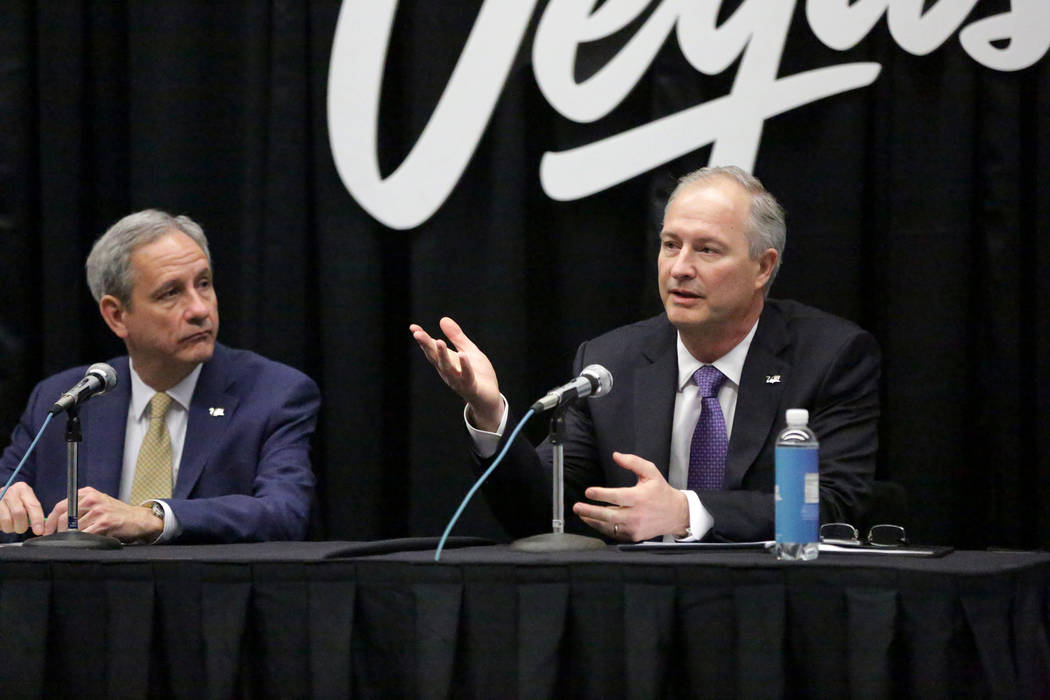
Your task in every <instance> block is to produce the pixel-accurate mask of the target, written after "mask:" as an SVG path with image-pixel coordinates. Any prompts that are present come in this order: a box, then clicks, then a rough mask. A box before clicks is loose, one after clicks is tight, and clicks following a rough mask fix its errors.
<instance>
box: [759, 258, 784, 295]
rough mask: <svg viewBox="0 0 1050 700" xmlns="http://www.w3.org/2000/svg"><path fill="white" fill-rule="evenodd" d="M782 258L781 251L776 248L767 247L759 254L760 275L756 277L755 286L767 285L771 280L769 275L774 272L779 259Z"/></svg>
mask: <svg viewBox="0 0 1050 700" xmlns="http://www.w3.org/2000/svg"><path fill="white" fill-rule="evenodd" d="M779 259H780V253H778V252H777V250H776V248H766V249H765V251H764V252H763V253H762V254H761V255H759V256H758V276H757V277H756V278H755V287H756V288H757V289H761V288H762V287H765V286H766V284H767V283H768V282H769V276H770V275H772V274H773V270H775V269H776V267H777V260H779Z"/></svg>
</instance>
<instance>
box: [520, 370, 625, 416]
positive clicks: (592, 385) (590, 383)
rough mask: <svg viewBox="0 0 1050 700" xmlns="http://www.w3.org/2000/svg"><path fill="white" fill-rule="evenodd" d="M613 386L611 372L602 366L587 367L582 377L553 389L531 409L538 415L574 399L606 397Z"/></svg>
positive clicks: (581, 374) (581, 373)
mask: <svg viewBox="0 0 1050 700" xmlns="http://www.w3.org/2000/svg"><path fill="white" fill-rule="evenodd" d="M612 385H613V377H612V373H611V372H610V371H609V370H607V369H605V368H604V367H602V366H601V365H587V366H586V367H584V368H583V371H582V372H580V376H578V377H576V379H573V380H572V381H571V382H569V383H568V384H562V385H561V386H560V387H558V388H557V389H551V390H550V391H548V392H547V395H546V396H544V397H543V398H542V399H540V400H539V401H537V402H536V403H534V404H532V407H531V408H532V410H533V411H534V412H536V413H543V412H544V411H549V410H551V409H552V408H554V407H556V406H560V405H562V404H563V403H568V402H569V401H572V400H573V399H583V398H586V397H588V396H590V397H591V398H597V397H599V396H605V395H606V394H608V393H609V392H610V391H612Z"/></svg>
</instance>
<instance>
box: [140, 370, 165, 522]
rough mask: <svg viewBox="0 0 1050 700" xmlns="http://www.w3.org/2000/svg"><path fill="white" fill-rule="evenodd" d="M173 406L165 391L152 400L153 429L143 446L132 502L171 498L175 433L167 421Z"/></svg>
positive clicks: (150, 412) (147, 432) (150, 416)
mask: <svg viewBox="0 0 1050 700" xmlns="http://www.w3.org/2000/svg"><path fill="white" fill-rule="evenodd" d="M170 406H171V397H170V396H168V395H167V394H165V393H164V392H163V391H161V392H158V393H156V394H154V395H153V398H152V399H150V401H149V428H147V429H146V437H145V438H144V439H143V440H142V447H140V448H139V456H138V460H137V461H136V462H135V478H134V480H133V481H132V484H131V504H132V505H138V504H140V503H142V502H143V501H146V500H149V499H151V498H171V462H172V458H171V435H170V434H169V433H168V424H167V423H166V422H165V421H164V416H165V415H166V414H167V413H168V408H169V407H170Z"/></svg>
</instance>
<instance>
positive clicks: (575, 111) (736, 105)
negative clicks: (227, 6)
mask: <svg viewBox="0 0 1050 700" xmlns="http://www.w3.org/2000/svg"><path fill="white" fill-rule="evenodd" d="M976 3H977V0H937V2H936V3H935V4H934V5H932V6H931V7H930V8H929V9H927V10H926V11H925V12H924V11H923V8H924V5H925V3H924V0H808V2H806V8H805V11H806V20H807V21H808V23H809V26H810V29H811V30H812V31H813V34H814V35H815V36H816V37H817V38H818V39H820V41H821V42H823V43H824V44H825V45H827V46H828V47H829V48H832V49H835V50H840V51H842V50H846V49H849V48H851V47H853V46H855V45H856V44H857V43H859V42H860V41H861V40H862V39H864V37H865V36H867V35H868V33H869V32H870V31H871V29H872V27H874V25H875V23H876V22H878V21H879V19H880V18H881V17H882V16H883V15H885V16H886V21H887V26H888V27H889V30H890V34H891V36H892V37H893V39H894V41H895V42H896V43H897V44H898V45H899V46H900V47H901V48H902V49H904V50H905V51H907V52H909V53H911V54H914V55H919V56H921V55H925V54H927V53H929V52H931V51H933V50H934V49H936V48H937V47H939V46H941V45H942V44H943V43H944V42H945V41H947V40H948V39H949V38H950V37H951V35H952V34H953V33H954V32H955V31H956V30H957V29H959V27H960V26H961V25H962V23H963V22H964V21H965V20H966V18H967V16H968V15H969V14H970V12H971V10H973V8H974V6H975V5H976ZM535 4H536V0H486V2H484V4H483V5H482V7H481V10H480V11H479V13H478V17H477V19H476V20H475V23H474V27H473V28H472V30H471V32H470V35H469V37H468V38H467V41H466V44H465V45H464V47H463V51H462V53H461V54H460V57H459V60H458V61H457V63H456V66H455V68H454V70H453V71H452V75H451V77H450V78H449V81H448V85H446V86H445V90H444V92H443V93H442V95H441V98H440V99H439V100H438V103H437V106H436V107H435V108H434V112H433V114H432V115H431V117H430V119H429V121H428V122H427V125H426V126H425V127H424V129H423V132H422V133H421V134H420V136H419V139H418V140H417V141H416V143H415V145H414V146H413V148H412V149H411V151H410V152H409V154H408V156H407V157H406V158H405V160H404V161H403V162H402V163H401V164H400V165H399V166H398V167H397V169H396V170H394V172H393V173H391V174H390V175H388V176H387V177H386V178H384V177H382V176H381V174H380V172H379V161H378V154H377V142H378V130H379V123H378V119H379V97H380V92H381V87H382V79H383V66H384V63H385V60H386V53H387V49H388V46H389V43H390V33H391V31H392V30H393V24H394V16H395V13H396V10H397V0H344V1H343V4H342V7H341V8H340V11H339V20H338V22H337V24H336V30H335V38H334V40H333V42H332V55H331V61H330V65H329V71H328V134H329V142H330V145H331V148H332V156H333V159H334V160H335V165H336V169H337V170H338V172H339V176H340V178H341V179H342V181H343V184H344V185H345V186H346V188H347V190H348V191H349V192H350V194H351V195H352V196H353V197H354V198H355V199H356V200H357V202H358V203H359V204H360V205H361V206H362V207H364V209H365V210H366V211H368V213H369V214H371V215H372V216H373V217H375V218H376V219H377V220H378V221H380V222H382V223H383V224H385V225H386V226H389V227H391V228H396V229H408V228H413V227H415V226H418V225H420V224H422V223H423V222H425V221H426V220H427V219H429V218H430V217H431V216H432V215H433V214H434V212H436V211H437V210H438V208H439V207H440V206H441V205H442V204H443V203H444V201H445V199H446V198H447V197H448V195H449V193H451V191H452V188H453V187H455V186H456V183H457V182H458V181H459V178H460V176H461V175H462V174H463V170H464V169H465V168H466V166H467V163H468V162H469V160H470V158H471V156H472V155H473V154H474V150H475V149H476V148H477V145H478V141H479V140H480V139H481V135H482V133H483V132H484V131H485V127H486V126H487V125H488V122H489V118H490V117H491V115H492V110H493V109H494V108H495V105H496V101H497V100H498V99H499V95H500V93H501V92H502V90H503V85H504V82H505V81H506V78H507V73H508V71H509V70H510V66H511V63H512V62H513V60H514V57H515V55H516V54H517V52H518V48H519V46H520V45H521V41H522V37H523V36H524V34H525V30H526V28H527V27H528V24H529V21H530V19H531V17H532V14H533V12H534V10H535ZM596 4H597V0H551V1H550V2H549V3H548V5H547V7H546V9H545V10H544V13H543V16H542V17H541V18H540V22H539V24H538V26H537V30H536V37H535V40H534V42H533V46H532V64H533V71H534V73H535V76H536V81H537V84H538V85H539V87H540V90H541V91H542V93H543V95H544V97H545V98H546V99H547V102H548V103H549V104H550V106H551V107H552V108H553V109H555V110H556V111H557V112H558V113H559V114H561V115H562V116H564V117H566V118H568V119H572V120H573V121H576V122H581V123H586V122H592V121H595V120H597V119H600V118H602V117H604V116H606V115H607V114H609V113H610V112H611V111H612V110H614V109H615V108H616V107H617V106H618V105H619V104H620V103H621V101H622V100H623V99H624V98H625V97H626V96H627V94H628V93H629V92H630V91H631V89H632V88H634V86H635V85H636V84H637V83H638V81H639V80H640V79H641V78H642V76H643V75H644V73H645V71H646V70H647V69H648V67H649V66H650V64H651V63H652V61H653V59H654V57H655V56H656V53H657V52H658V51H659V49H660V47H661V45H662V44H663V43H664V41H665V39H666V38H667V37H668V36H669V35H670V33H671V32H672V31H675V32H676V38H677V40H678V45H679V47H680V48H681V50H682V53H683V55H684V56H685V58H686V60H687V61H688V62H689V64H690V65H691V66H692V67H693V68H695V69H696V70H697V71H699V72H701V73H703V74H705V75H717V74H719V73H721V72H722V71H724V70H726V69H727V68H728V67H729V66H730V65H732V64H733V63H734V62H735V61H736V60H737V59H739V60H740V63H739V67H738V68H737V74H736V76H735V78H734V81H733V87H732V89H731V90H730V92H729V94H727V95H724V96H722V97H719V98H716V99H712V100H709V101H707V102H704V103H702V104H698V105H695V106H693V107H689V108H687V109H684V110H682V111H680V112H677V113H675V114H670V115H668V116H665V117H662V118H659V119H656V120H654V121H652V122H649V123H647V124H640V125H638V126H636V127H634V128H632V129H629V130H627V131H625V132H623V133H621V134H616V135H614V136H610V137H607V138H603V139H600V140H597V141H594V142H593V143H590V144H587V145H584V146H580V147H578V148H572V149H569V150H566V151H560V152H548V153H546V154H545V155H544V156H543V158H542V160H541V162H540V173H539V174H540V182H541V184H542V186H543V190H544V192H546V193H547V195H548V196H549V197H551V198H552V199H556V200H573V199H580V198H582V197H586V196H588V195H591V194H594V193H595V192H600V191H602V190H604V189H606V188H608V187H612V186H613V185H616V184H619V183H621V182H624V181H625V180H628V179H630V178H632V177H634V176H636V175H639V174H641V173H644V172H646V171H647V170H650V169H652V168H655V167H658V166H659V165H661V164H663V163H666V162H668V161H669V160H672V159H674V158H677V157H679V156H681V155H684V154H686V153H689V152H691V151H694V150H696V149H698V148H701V147H703V146H706V145H708V144H713V148H712V150H711V158H710V164H730V163H732V164H736V165H739V166H741V167H743V168H746V169H748V170H750V169H751V168H752V167H753V166H754V162H755V158H756V156H757V154H758V147H759V143H760V141H761V138H762V127H763V124H764V123H765V120H766V119H768V118H770V117H773V116H775V115H777V114H781V113H783V112H786V111H789V110H792V109H795V108H796V107H801V106H803V105H806V104H810V103H811V102H815V101H817V100H820V99H823V98H825V97H830V96H832V95H837V94H839V93H842V92H846V91H848V90H853V89H855V88H860V87H865V86H867V85H869V84H871V83H872V82H873V81H874V80H875V79H876V78H877V77H878V74H879V71H880V70H881V66H880V64H878V63H847V64H843V65H837V66H830V67H826V68H819V69H815V70H809V71H803V72H801V73H796V74H794V75H790V76H783V77H777V73H778V71H779V68H780V59H781V56H782V54H783V51H784V45H785V43H786V42H787V36H788V30H789V28H790V24H791V17H792V15H793V13H794V11H795V4H796V2H795V0H777V2H775V3H772V2H768V0H744V2H742V3H741V4H740V6H739V7H738V8H737V9H736V10H735V11H734V12H733V14H732V15H731V16H730V17H729V18H728V19H727V20H726V21H724V22H723V23H722V24H720V25H719V24H717V17H718V11H719V7H720V4H721V3H720V0H664V1H663V2H662V3H661V4H660V5H659V6H658V7H656V8H655V9H654V10H653V11H652V13H651V14H650V15H649V17H648V19H646V20H645V22H644V23H643V24H642V25H641V27H640V28H639V29H638V30H637V32H636V33H635V34H634V36H632V37H631V38H630V40H628V41H627V43H626V44H625V45H624V47H623V48H622V49H621V50H620V51H619V52H618V53H617V54H616V55H615V56H614V57H613V58H612V59H610V60H609V62H608V63H607V64H606V65H605V66H603V67H602V68H601V69H600V70H598V71H597V72H596V73H595V74H594V75H592V76H590V77H589V78H587V79H586V80H584V81H583V82H577V81H576V79H575V77H574V67H575V62H576V50H577V47H578V46H579V45H580V44H582V43H585V42H589V41H594V40H596V39H601V38H603V37H607V36H609V35H611V34H613V33H615V32H617V31H620V30H622V29H623V28H624V27H625V26H627V25H628V24H629V23H631V22H632V21H634V20H635V19H637V18H638V16H639V15H640V14H641V13H642V12H644V11H645V9H646V8H647V7H648V6H649V5H650V4H651V3H650V0H606V2H604V3H603V4H602V5H601V6H600V7H599V8H597V9H595V8H594V6H595V5H596ZM959 42H960V44H961V45H962V47H963V50H965V51H966V53H967V54H969V55H970V57H971V58H973V59H974V60H975V61H977V62H978V63H980V64H981V65H984V66H986V67H988V68H992V69H995V70H1000V71H1014V70H1021V69H1023V68H1027V67H1028V66H1031V65H1032V64H1034V63H1035V62H1036V61H1038V60H1039V59H1040V58H1042V56H1043V55H1044V54H1045V53H1046V52H1047V50H1048V49H1050V1H1048V0H1012V3H1011V6H1010V10H1009V11H1007V12H1003V13H1001V14H997V15H994V16H991V17H986V18H984V19H981V20H978V21H975V22H973V23H971V24H969V25H968V26H966V27H964V28H963V29H962V30H961V31H960V32H959Z"/></svg>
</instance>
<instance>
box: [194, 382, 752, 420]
mask: <svg viewBox="0 0 1050 700" xmlns="http://www.w3.org/2000/svg"><path fill="white" fill-rule="evenodd" d="M767 381H768V380H767ZM208 413H209V414H211V415H213V416H215V417H216V418H218V417H220V416H225V415H226V409H224V408H209V409H208Z"/></svg>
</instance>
